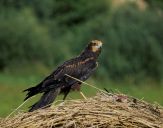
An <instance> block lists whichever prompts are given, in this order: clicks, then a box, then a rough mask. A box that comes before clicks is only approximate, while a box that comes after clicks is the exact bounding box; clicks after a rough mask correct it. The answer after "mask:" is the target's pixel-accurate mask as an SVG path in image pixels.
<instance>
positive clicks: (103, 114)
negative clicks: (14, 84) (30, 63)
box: [0, 93, 163, 128]
mask: <svg viewBox="0 0 163 128" xmlns="http://www.w3.org/2000/svg"><path fill="white" fill-rule="evenodd" d="M0 127H1V128H17V127H19V128H47V127H53V128H54V127H66V128H67V127H68V128H76V127H77V128H85V127H91V128H92V127H95V128H96V127H101V128H104V127H118V128H121V127H129V128H131V127H134V128H138V127H139V128H140V127H143V128H144V127H145V128H163V108H161V106H156V105H151V104H149V103H146V102H145V101H141V100H138V99H135V98H131V97H128V96H126V95H122V94H109V93H98V94H97V95H96V96H95V97H93V98H89V99H87V100H72V101H65V102H64V103H60V104H58V105H54V106H52V107H51V108H47V109H43V110H37V111H34V112H27V113H23V112H22V113H19V114H17V115H15V116H14V117H11V118H9V119H6V120H5V119H1V121H0Z"/></svg>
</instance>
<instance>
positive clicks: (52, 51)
mask: <svg viewBox="0 0 163 128" xmlns="http://www.w3.org/2000/svg"><path fill="white" fill-rule="evenodd" d="M0 3H1V4H0V6H1V8H0V10H1V11H0V32H1V34H0V51H1V54H0V69H3V68H10V66H11V65H16V66H17V64H20V65H21V64H22V65H23V63H26V64H27V65H28V64H29V65H30V63H35V62H39V63H41V64H43V65H46V66H47V65H48V66H50V67H54V66H56V65H58V63H61V62H63V61H64V60H66V59H69V58H71V57H73V56H76V55H78V54H79V53H80V51H81V50H82V49H83V48H84V47H85V45H87V43H88V41H90V40H92V39H99V40H102V41H103V42H104V48H103V52H102V55H101V57H100V58H99V59H100V60H99V62H100V67H99V70H98V73H97V74H96V75H95V77H98V78H100V79H102V78H107V79H108V78H110V79H116V80H122V79H130V78H134V79H136V80H140V79H144V78H152V79H156V80H161V79H162V78H163V59H162V56H163V43H162V40H163V36H162V33H163V24H162V22H163V17H162V9H161V8H159V7H158V8H159V11H158V10H157V9H155V8H153V7H151V6H148V8H147V9H146V10H144V11H142V10H139V9H138V8H137V7H136V5H134V4H128V5H124V6H122V7H119V8H112V9H111V7H110V3H109V0H102V1H99V0H95V1H94V2H93V4H92V1H85V0H79V1H78V2H75V1H74V0H69V1H66V0H65V1H57V0H49V1H47V0H43V1H41V2H40V1H39V0H33V1H29V0H23V1H17V2H16V1H14V0H13V1H10V0H5V1H4V0H2V1H1V2H0ZM160 12H161V13H160Z"/></svg>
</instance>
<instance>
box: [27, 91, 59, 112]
mask: <svg viewBox="0 0 163 128" xmlns="http://www.w3.org/2000/svg"><path fill="white" fill-rule="evenodd" d="M60 91H61V89H60V88H55V89H51V90H50V91H47V92H44V94H43V95H42V97H41V98H40V100H39V101H38V102H36V103H35V104H34V105H32V106H31V107H30V109H29V112H32V111H34V110H36V109H39V108H46V107H50V106H51V103H52V102H53V101H54V100H55V98H56V97H57V95H58V94H59V93H60Z"/></svg>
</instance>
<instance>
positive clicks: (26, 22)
mask: <svg viewBox="0 0 163 128" xmlns="http://www.w3.org/2000/svg"><path fill="white" fill-rule="evenodd" d="M0 31H1V34H0V51H1V54H0V69H3V68H5V67H8V66H11V65H14V64H15V65H17V64H21V63H24V62H25V63H30V61H31V62H37V61H38V62H43V63H46V62H48V61H49V60H51V58H50V53H49V47H50V45H51V44H50V43H51V40H50V38H49V36H48V31H47V30H46V28H44V27H42V26H40V25H39V24H38V23H37V20H36V19H35V18H34V17H33V15H32V13H31V12H30V11H29V10H28V9H26V10H24V11H21V12H16V11H14V10H10V12H3V13H1V15H0Z"/></svg>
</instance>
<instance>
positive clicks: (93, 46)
mask: <svg viewBox="0 0 163 128" xmlns="http://www.w3.org/2000/svg"><path fill="white" fill-rule="evenodd" d="M88 48H89V50H91V51H92V52H94V53H96V52H99V51H101V48H102V42H101V41H99V40H92V41H91V42H90V43H89V44H88Z"/></svg>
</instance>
